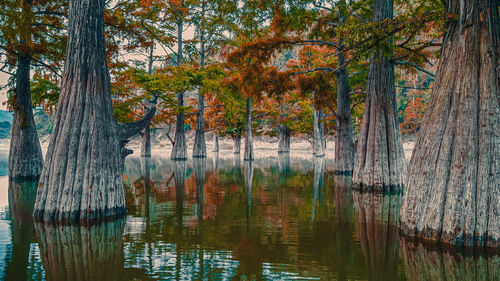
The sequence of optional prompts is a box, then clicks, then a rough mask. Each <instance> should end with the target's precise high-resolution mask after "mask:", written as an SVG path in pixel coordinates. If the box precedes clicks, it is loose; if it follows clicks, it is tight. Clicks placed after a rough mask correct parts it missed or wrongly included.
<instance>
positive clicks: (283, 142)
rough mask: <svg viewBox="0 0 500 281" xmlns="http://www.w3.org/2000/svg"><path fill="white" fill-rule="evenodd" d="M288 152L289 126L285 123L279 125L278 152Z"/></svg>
mask: <svg viewBox="0 0 500 281" xmlns="http://www.w3.org/2000/svg"><path fill="white" fill-rule="evenodd" d="M288 152H290V128H288V126H287V125H280V135H279V143H278V153H288Z"/></svg>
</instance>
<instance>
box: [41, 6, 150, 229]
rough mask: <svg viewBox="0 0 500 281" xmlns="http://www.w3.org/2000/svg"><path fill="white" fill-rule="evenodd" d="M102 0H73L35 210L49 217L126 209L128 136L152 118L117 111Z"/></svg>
mask: <svg viewBox="0 0 500 281" xmlns="http://www.w3.org/2000/svg"><path fill="white" fill-rule="evenodd" d="M104 5H105V3H104V0H95V1H76V0H74V1H70V2H69V28H68V45H67V50H66V61H65V70H64V74H63V78H62V88H61V95H60V97H59V102H58V105H57V112H56V115H55V119H54V129H53V130H52V134H51V139H50V144H49V147H48V150H47V156H46V162H45V165H44V167H43V170H42V174H41V177H40V184H39V189H38V193H37V199H36V204H35V210H34V216H35V217H36V218H38V219H43V220H45V221H64V222H67V221H72V220H80V221H87V222H88V221H92V220H96V219H102V218H105V217H114V216H121V215H123V214H124V213H125V193H124V189H123V164H124V161H125V157H126V156H127V155H128V154H130V153H131V151H130V150H128V149H126V148H125V147H124V145H125V144H126V142H127V139H128V138H129V137H131V136H133V135H135V134H137V133H138V132H140V131H141V130H142V129H143V128H144V126H146V125H147V124H148V122H149V121H150V120H151V118H152V117H153V116H154V113H155V110H156V108H155V106H152V107H151V108H150V109H149V110H148V112H147V113H146V116H144V118H143V119H142V120H139V121H137V122H133V123H128V124H118V123H116V121H115V120H114V117H113V108H112V105H111V93H110V78H109V72H108V68H107V64H106V53H105V44H104Z"/></svg>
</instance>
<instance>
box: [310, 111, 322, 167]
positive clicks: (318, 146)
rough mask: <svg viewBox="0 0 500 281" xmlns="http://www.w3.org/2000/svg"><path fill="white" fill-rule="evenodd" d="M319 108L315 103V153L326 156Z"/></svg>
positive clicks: (318, 155)
mask: <svg viewBox="0 0 500 281" xmlns="http://www.w3.org/2000/svg"><path fill="white" fill-rule="evenodd" d="M319 114H320V113H319V110H316V108H315V107H314V105H313V144H312V146H313V155H315V156H316V157H323V156H325V151H324V150H323V145H322V140H321V129H320V124H319V118H320V116H319Z"/></svg>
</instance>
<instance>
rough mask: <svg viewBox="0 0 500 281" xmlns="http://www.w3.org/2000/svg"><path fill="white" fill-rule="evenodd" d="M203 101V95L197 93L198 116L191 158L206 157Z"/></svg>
mask: <svg viewBox="0 0 500 281" xmlns="http://www.w3.org/2000/svg"><path fill="white" fill-rule="evenodd" d="M204 115H205V101H204V99H203V95H202V94H201V93H198V114H197V115H196V134H195V137H194V145H193V157H195V158H205V157H207V145H206V143H205V118H204Z"/></svg>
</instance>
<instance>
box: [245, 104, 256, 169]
mask: <svg viewBox="0 0 500 281" xmlns="http://www.w3.org/2000/svg"><path fill="white" fill-rule="evenodd" d="M246 115H247V119H246V125H245V157H243V159H245V160H248V161H251V160H253V158H254V155H253V140H252V100H251V99H250V98H247V110H246Z"/></svg>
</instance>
